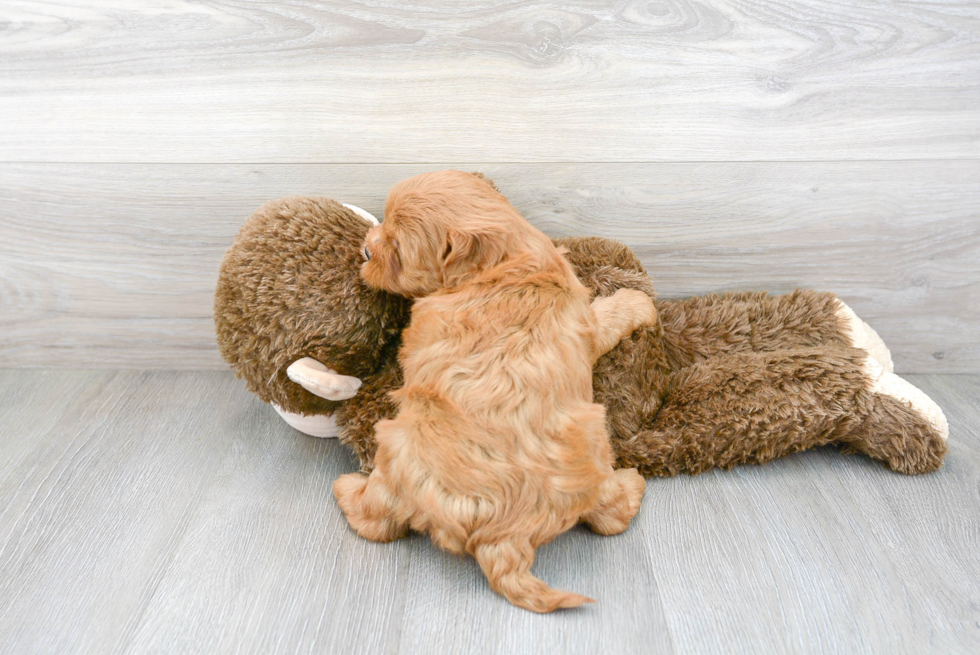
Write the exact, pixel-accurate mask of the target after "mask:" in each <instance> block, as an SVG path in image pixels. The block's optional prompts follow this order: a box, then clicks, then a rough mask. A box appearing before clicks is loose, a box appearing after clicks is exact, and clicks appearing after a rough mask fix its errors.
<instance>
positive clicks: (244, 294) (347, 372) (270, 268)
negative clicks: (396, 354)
mask: <svg viewBox="0 0 980 655" xmlns="http://www.w3.org/2000/svg"><path fill="white" fill-rule="evenodd" d="M372 221H373V222H372ZM376 223H377V221H374V219H373V217H372V216H371V215H370V214H367V212H364V211H363V210H360V209H358V208H356V207H350V206H346V205H341V204H340V203H338V202H335V201H333V200H330V199H327V198H315V197H314V198H311V197H297V198H285V199H282V200H276V201H273V202H270V203H268V204H266V205H264V206H263V207H261V208H259V209H258V210H257V211H256V212H255V213H254V214H253V215H252V216H251V217H250V218H249V219H248V220H247V221H246V222H245V225H244V226H242V229H241V231H240V232H239V234H238V236H237V238H236V239H235V243H234V245H232V247H231V249H230V250H229V251H228V253H227V254H226V255H225V257H224V260H223V261H222V262H221V270H220V273H219V276H218V284H217V288H216V290H215V300H214V322H215V331H216V334H217V340H218V346H219V348H220V350H221V355H222V357H224V358H225V360H226V361H228V363H230V364H231V365H232V367H233V368H234V369H235V371H236V373H237V374H238V376H239V377H242V378H244V379H245V382H246V383H247V385H248V388H249V389H250V390H251V391H252V392H253V393H255V394H256V395H258V396H259V398H261V399H262V400H263V401H265V402H268V403H272V404H273V405H275V406H276V408H277V409H279V410H280V411H281V412H286V413H291V414H299V415H311V414H319V415H323V414H330V413H332V412H333V411H335V410H336V409H337V408H338V407H339V404H340V403H339V402H337V400H327V399H325V398H322V397H320V396H318V395H314V394H313V393H310V392H309V391H307V388H310V387H309V385H308V384H307V385H306V387H307V388H304V386H301V384H298V383H297V382H294V381H293V379H290V377H293V378H294V379H297V375H292V376H290V375H289V374H287V369H289V368H290V367H291V365H293V364H295V363H296V362H297V361H298V360H304V358H312V360H316V362H323V363H325V364H327V365H328V366H329V367H331V368H332V369H333V371H336V372H337V373H338V374H340V375H339V376H334V377H338V378H339V379H343V378H344V376H353V377H352V378H346V379H353V378H362V377H365V376H367V375H369V374H371V373H372V372H374V370H375V369H376V367H378V366H379V365H380V360H381V352H382V351H383V350H384V349H385V347H386V346H387V345H389V344H390V343H391V342H393V341H396V340H397V339H398V337H399V335H400V333H401V330H402V329H403V328H404V327H405V325H407V323H408V319H409V311H410V304H409V301H407V300H406V299H404V298H400V297H397V296H393V295H391V294H388V293H385V292H383V291H379V290H375V289H371V288H369V287H368V286H366V285H365V284H364V283H363V282H362V281H361V279H360V277H359V275H358V271H359V269H360V265H361V262H362V261H363V256H362V254H361V246H362V244H363V242H364V237H365V235H366V234H367V231H368V229H369V228H370V227H372V225H373V224H376ZM306 361H310V360H306ZM313 363H314V365H315V362H313ZM333 371H330V373H333ZM293 372H295V369H293ZM301 373H302V372H301ZM311 373H312V374H316V373H317V371H311ZM300 381H301V382H303V383H305V381H304V380H302V379H301V380H300ZM359 384H360V383H359V382H357V385H358V386H359ZM356 388H357V387H356V386H355V387H354V390H355V391H356ZM325 395H329V394H325ZM337 397H338V398H343V397H344V396H343V395H340V396H337Z"/></svg>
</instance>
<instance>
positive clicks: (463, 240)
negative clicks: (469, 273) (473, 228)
mask: <svg viewBox="0 0 980 655" xmlns="http://www.w3.org/2000/svg"><path fill="white" fill-rule="evenodd" d="M475 250H476V239H475V238H473V235H471V234H467V233H465V232H460V231H459V230H455V229H453V228H449V229H448V230H447V231H446V243H445V245H444V247H443V251H442V270H443V274H444V276H448V275H451V273H452V272H453V271H454V270H455V269H458V268H459V267H460V266H462V265H463V264H465V263H466V262H467V260H469V259H470V257H471V256H472V255H473V253H474V251H475Z"/></svg>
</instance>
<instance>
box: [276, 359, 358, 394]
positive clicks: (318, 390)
mask: <svg viewBox="0 0 980 655" xmlns="http://www.w3.org/2000/svg"><path fill="white" fill-rule="evenodd" d="M286 375H287V376H288V377H289V379H290V380H292V381H293V382H295V383H296V384H298V385H300V386H301V387H303V388H304V389H306V390H307V391H309V392H310V393H312V394H313V395H316V396H319V397H321V398H325V399H326V400H347V399H348V398H353V397H354V395H355V394H356V393H357V390H358V389H360V388H361V381H360V380H359V379H357V378H355V377H351V376H349V375H340V374H339V373H337V372H336V371H333V370H331V369H329V368H327V367H326V366H324V365H323V364H321V363H320V362H318V361H317V360H315V359H313V358H312V357H303V358H302V359H297V360H296V361H295V362H293V363H292V364H290V365H289V368H287V369H286Z"/></svg>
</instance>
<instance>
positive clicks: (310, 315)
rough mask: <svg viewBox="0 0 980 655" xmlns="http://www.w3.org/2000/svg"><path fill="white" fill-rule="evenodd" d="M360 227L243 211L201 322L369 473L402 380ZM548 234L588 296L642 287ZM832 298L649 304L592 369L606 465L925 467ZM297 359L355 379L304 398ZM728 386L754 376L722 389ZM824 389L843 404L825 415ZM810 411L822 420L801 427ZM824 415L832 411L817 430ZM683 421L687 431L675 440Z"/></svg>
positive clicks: (942, 447)
mask: <svg viewBox="0 0 980 655" xmlns="http://www.w3.org/2000/svg"><path fill="white" fill-rule="evenodd" d="M367 230H368V225H367V223H365V222H364V221H363V220H361V219H360V218H358V217H357V216H355V215H354V214H352V213H351V212H349V211H348V210H346V209H345V208H343V207H342V206H340V205H339V204H337V203H335V202H333V201H330V200H327V199H323V198H290V199H286V200H280V201H275V202H272V203H269V204H268V205H266V206H265V207H263V208H261V209H259V210H258V211H257V212H256V213H255V214H254V215H253V216H252V217H251V218H250V219H249V220H248V221H247V222H246V223H245V225H244V227H243V228H242V232H241V234H240V235H239V237H238V239H236V242H235V245H234V246H232V248H231V250H229V252H228V254H227V255H226V257H225V260H224V262H223V263H222V269H221V273H220V277H219V283H218V289H217V292H216V294H215V324H216V328H217V334H218V343H219V345H220V347H221V352H222V354H223V355H224V356H225V359H227V360H228V361H229V362H230V363H231V364H232V366H233V367H234V368H235V370H236V372H237V373H238V375H239V376H241V377H244V378H245V380H246V382H247V383H248V385H249V388H250V389H251V390H253V391H254V392H255V393H257V394H258V395H259V397H260V398H262V399H263V400H266V401H273V402H277V403H278V404H280V405H281V406H283V407H284V408H285V409H287V410H289V411H296V412H301V413H330V412H335V414H334V415H335V417H336V419H337V423H338V425H339V427H340V435H341V439H342V440H343V441H344V442H345V443H348V444H350V445H351V447H352V448H353V449H354V450H355V452H356V453H357V454H358V457H359V458H360V461H361V465H362V467H363V468H364V470H366V471H370V470H371V469H372V468H373V466H374V464H373V458H374V452H375V448H376V444H375V441H374V424H375V423H377V422H378V421H379V420H381V419H384V418H393V417H394V416H395V413H396V409H397V408H396V406H395V405H394V403H393V402H392V401H391V399H390V398H388V396H387V394H388V392H390V391H392V390H394V389H397V388H398V387H400V386H401V384H402V379H401V369H400V368H399V366H398V362H397V353H398V348H399V343H400V342H399V339H400V333H401V330H402V328H403V327H404V326H405V325H407V322H408V307H409V305H408V303H406V302H404V301H403V300H401V299H399V298H398V297H395V296H392V295H390V294H386V293H384V292H379V291H373V290H371V289H369V288H368V287H367V286H366V285H364V284H363V283H362V282H361V280H360V279H359V276H358V268H359V266H360V262H361V257H360V250H361V246H362V242H363V240H364V237H365V234H366V233H367ZM558 243H559V245H562V246H564V247H565V248H567V249H568V252H567V253H566V258H567V259H568V260H569V261H570V263H571V264H572V265H573V267H574V268H575V270H576V273H577V275H578V277H579V279H580V280H581V281H582V282H583V283H584V284H585V286H586V287H588V288H589V289H591V290H592V291H593V293H595V294H596V296H608V295H611V294H612V293H614V292H615V291H616V290H617V289H620V288H632V289H638V290H641V291H644V292H646V293H648V294H649V295H651V297H652V296H653V294H654V289H653V284H652V282H651V281H650V278H649V277H648V276H647V274H646V271H645V270H644V268H643V266H642V265H641V264H640V262H639V260H638V259H637V258H636V256H635V255H634V254H633V252H632V251H631V250H630V249H629V248H627V247H626V246H624V245H622V244H619V243H616V242H614V241H609V240H606V239H598V238H594V237H586V238H573V239H564V240H561V241H559V242H558ZM835 303H836V296H834V295H833V294H830V293H820V292H813V291H799V292H795V293H793V294H789V295H786V296H769V295H766V294H763V293H736V294H724V295H721V296H707V297H700V298H691V299H688V300H666V301H658V302H657V309H658V312H659V318H660V325H659V326H657V327H655V328H651V329H643V330H638V331H636V332H634V333H633V335H632V336H631V337H630V338H628V339H626V340H624V341H622V342H621V343H620V344H619V345H617V346H616V347H615V348H614V349H613V350H612V351H610V352H609V353H608V354H607V355H605V356H604V357H602V358H600V359H599V361H598V362H597V363H596V366H595V368H594V369H593V389H594V394H595V400H596V402H600V403H602V404H603V405H604V406H605V407H606V419H607V423H608V427H609V431H610V436H611V439H612V445H613V450H614V452H615V454H616V457H617V466H625V467H632V466H637V467H639V469H640V471H641V472H642V473H643V474H644V475H646V476H653V475H661V476H662V475H675V474H677V473H697V472H701V471H705V470H708V469H710V468H713V467H716V466H722V467H729V466H733V465H735V464H737V463H739V462H755V463H762V462H766V461H770V460H772V459H774V458H776V457H780V456H781V455H783V454H786V453H789V452H794V451H798V450H805V449H808V448H813V447H816V446H819V445H822V444H827V443H835V444H837V445H839V446H840V447H841V448H842V450H844V451H845V452H860V453H864V454H866V455H868V456H869V457H872V458H874V459H876V460H878V461H881V462H882V463H883V464H885V465H886V466H888V467H889V468H891V469H892V470H895V471H899V472H902V473H910V474H911V473H925V472H928V471H932V470H935V469H936V468H938V467H939V466H941V465H942V462H943V457H944V456H945V453H946V442H945V440H944V439H942V438H941V436H939V435H938V434H937V433H936V430H935V429H933V428H932V426H930V425H929V424H928V423H927V422H925V421H924V420H923V418H922V416H920V415H919V414H918V413H916V412H914V411H912V410H910V409H909V408H908V406H906V405H905V404H903V403H900V402H898V401H895V400H894V399H892V398H887V397H882V396H880V395H875V398H874V399H870V398H869V397H868V396H869V393H868V391H867V389H868V385H867V384H866V383H865V381H859V380H857V379H856V376H857V372H856V371H855V370H854V367H855V366H859V363H858V360H859V358H860V356H862V355H861V353H860V352H859V353H855V352H854V351H849V350H847V349H846V346H847V344H849V343H850V342H849V340H848V339H847V338H846V337H845V335H844V333H843V330H842V326H841V325H840V324H839V320H838V318H837V316H836V315H835V313H834V311H833V308H834V305H835ZM801 351H802V352H801ZM334 353H336V354H334ZM302 356H310V357H313V358H315V359H318V360H319V361H321V362H324V363H326V364H328V365H330V366H331V368H334V369H336V370H337V371H339V372H341V373H344V374H347V375H356V376H358V377H360V378H361V379H362V380H363V382H364V385H363V386H362V387H361V389H360V391H358V393H357V395H355V396H354V397H353V398H351V399H350V400H346V401H343V402H340V403H330V402H327V401H323V400H322V399H319V398H317V397H316V396H312V395H311V394H308V393H307V392H306V391H305V390H304V389H302V388H301V387H299V386H298V385H296V384H294V383H293V382H291V381H289V380H288V379H287V378H286V376H285V368H286V367H287V366H288V365H289V363H291V362H292V361H293V360H295V359H298V358H300V357H302ZM814 360H816V361H818V362H820V361H822V362H825V363H826V365H828V366H830V367H831V368H834V367H837V366H841V367H850V373H849V374H845V371H844V370H843V368H840V369H838V368H834V370H835V371H837V373H834V374H833V375H832V379H833V380H835V381H834V382H833V383H832V384H831V383H829V382H828V384H821V385H818V386H816V387H813V388H810V387H807V388H806V389H801V388H800V387H799V385H796V384H795V383H794V379H795V377H796V376H797V375H798V374H799V373H800V372H801V371H807V370H810V369H809V368H808V367H810V366H811V364H812V363H813V361H814ZM777 364H778V365H777ZM821 366H822V368H820V369H818V370H827V366H823V365H821ZM692 367H693V368H692ZM771 367H775V368H772V370H770V368H771ZM801 367H802V368H801ZM725 380H727V381H728V382H724V381H725ZM739 380H755V385H754V386H752V385H749V386H748V387H746V388H745V389H742V390H738V389H739V387H738V384H739ZM709 382H710V384H708V383H709ZM689 389H690V390H689ZM801 391H805V393H802V394H801V395H796V394H800V392H801ZM695 396H697V397H699V398H701V400H699V401H696V402H695V401H694V400H692V398H694V397H695ZM837 398H844V399H845V401H846V404H845V405H844V406H843V407H844V409H846V408H850V410H849V412H850V413H846V415H845V412H841V411H839V408H837V407H836V406H835V405H834V403H835V402H836V400H835V399H837ZM753 408H754V410H757V411H755V413H753ZM770 415H771V416H772V418H773V419H774V420H771V421H770V419H769V418H767V417H769V416H770ZM810 415H813V416H816V417H824V418H821V419H819V420H816V421H810V420H809V419H808V416H810ZM744 416H748V417H749V418H748V419H745V418H744ZM828 416H838V417H839V419H838V423H836V424H834V425H833V429H832V430H830V431H827V430H826V429H825V426H827V425H828V424H830V423H833V419H832V418H828ZM736 419H738V420H736ZM743 419H744V420H743ZM687 426H696V429H692V430H691V431H690V432H689V433H688V432H687ZM733 426H734V427H736V428H738V429H732V428H733ZM685 443H686V444H689V445H687V446H684V444H685ZM690 444H693V446H692V445H690ZM682 446H684V447H683V448H682ZM675 448H676V449H678V450H677V452H676V453H674V452H673V449H675Z"/></svg>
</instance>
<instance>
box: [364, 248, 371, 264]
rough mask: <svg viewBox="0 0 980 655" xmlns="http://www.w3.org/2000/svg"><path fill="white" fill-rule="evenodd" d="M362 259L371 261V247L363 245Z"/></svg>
mask: <svg viewBox="0 0 980 655" xmlns="http://www.w3.org/2000/svg"><path fill="white" fill-rule="evenodd" d="M364 259H366V260H368V261H371V249H370V248H368V247H367V246H364Z"/></svg>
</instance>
